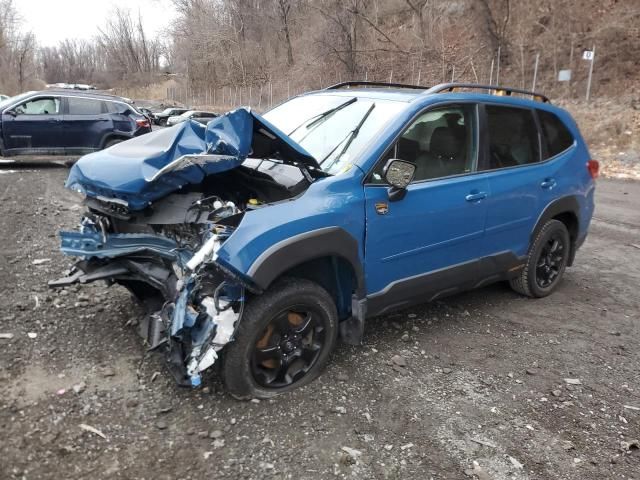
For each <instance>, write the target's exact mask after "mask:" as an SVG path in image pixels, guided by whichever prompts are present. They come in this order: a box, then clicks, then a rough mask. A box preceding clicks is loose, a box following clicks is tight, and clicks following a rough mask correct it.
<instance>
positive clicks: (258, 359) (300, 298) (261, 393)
mask: <svg viewBox="0 0 640 480" xmlns="http://www.w3.org/2000/svg"><path fill="white" fill-rule="evenodd" d="M337 335H338V314H337V311H336V306H335V303H334V301H333V299H332V298H331V296H330V295H329V294H328V293H327V291H326V290H325V289H324V288H322V287H321V286H319V285H318V284H316V283H313V282H311V281H309V280H305V279H297V278H285V279H282V280H280V281H278V282H277V283H275V284H274V285H273V286H272V287H270V288H269V289H268V290H267V291H266V292H265V293H264V294H262V295H259V296H255V297H253V298H251V299H250V300H248V301H247V304H246V305H245V308H244V312H243V315H242V318H241V319H240V323H239V325H238V329H237V331H236V335H235V336H236V339H235V341H234V342H233V343H230V344H229V345H228V346H227V347H226V350H225V351H224V356H223V367H222V368H223V376H224V381H225V384H226V386H227V389H228V391H229V393H231V394H232V395H233V396H234V397H236V398H238V399H250V398H262V399H266V398H271V397H274V396H276V395H279V394H281V393H285V392H289V391H291V390H293V389H295V388H298V387H301V386H303V385H306V384H308V383H310V382H311V381H313V380H314V379H315V378H317V377H318V376H319V375H320V373H321V372H322V370H323V368H324V366H325V365H326V363H327V361H328V359H329V355H330V353H331V351H332V350H333V347H334V346H335V343H336V339H337Z"/></svg>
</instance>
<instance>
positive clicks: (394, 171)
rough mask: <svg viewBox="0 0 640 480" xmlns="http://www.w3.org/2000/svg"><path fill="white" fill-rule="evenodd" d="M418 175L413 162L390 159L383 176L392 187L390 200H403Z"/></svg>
mask: <svg viewBox="0 0 640 480" xmlns="http://www.w3.org/2000/svg"><path fill="white" fill-rule="evenodd" d="M415 173H416V166H415V164H413V163H411V162H407V161H405V160H400V159H398V158H392V159H390V160H389V161H388V162H387V164H386V165H385V166H384V169H383V174H384V179H385V180H386V182H387V183H388V184H389V185H391V188H390V189H389V200H391V201H392V202H393V201H395V200H402V199H403V198H404V196H405V194H406V193H407V190H406V189H407V186H409V184H410V183H411V181H412V180H413V176H414V175H415Z"/></svg>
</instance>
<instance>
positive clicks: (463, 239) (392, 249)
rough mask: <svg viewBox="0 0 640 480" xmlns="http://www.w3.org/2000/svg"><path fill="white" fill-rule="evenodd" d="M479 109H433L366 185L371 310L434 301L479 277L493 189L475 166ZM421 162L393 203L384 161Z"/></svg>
mask: <svg viewBox="0 0 640 480" xmlns="http://www.w3.org/2000/svg"><path fill="white" fill-rule="evenodd" d="M477 139H478V128H477V108H476V106H475V105H452V106H446V107H438V108H435V109H430V110H427V111H426V112H424V113H422V114H421V115H419V116H418V117H417V119H416V120H414V121H413V122H412V123H411V125H410V126H409V128H408V129H407V130H405V132H404V133H403V134H402V135H401V136H400V137H399V139H398V140H397V141H396V142H395V143H394V145H393V146H392V147H391V149H390V150H389V151H388V153H387V154H386V155H385V157H384V158H383V159H382V160H381V162H380V164H379V165H378V166H377V167H376V168H375V170H374V172H373V173H372V174H371V176H370V177H369V178H368V182H367V184H366V185H365V197H366V219H367V230H366V241H365V273H366V280H367V290H368V298H369V303H368V308H369V314H380V313H383V312H385V311H388V310H390V309H392V308H397V307H401V306H403V305H409V304H411V303H420V302H426V301H429V300H432V299H434V298H436V297H438V296H440V295H445V294H449V293H452V292H453V291H456V290H459V289H461V288H464V287H465V286H467V285H470V286H472V285H473V284H474V283H475V282H476V280H477V277H478V272H477V263H478V259H479V257H480V254H481V250H482V237H483V235H484V225H485V217H486V198H487V197H488V196H489V194H490V192H489V187H488V182H487V180H486V178H484V177H483V176H478V175H476V174H475V171H476V168H477V153H478V148H477V143H478V141H477ZM390 158H399V159H402V160H406V161H410V162H413V163H415V164H416V174H415V176H414V180H413V182H412V183H411V184H410V185H409V186H408V187H407V189H406V195H405V196H404V198H402V199H400V200H396V201H390V200H389V195H388V186H387V185H386V184H385V182H384V179H383V166H384V164H386V162H387V161H388V159H390Z"/></svg>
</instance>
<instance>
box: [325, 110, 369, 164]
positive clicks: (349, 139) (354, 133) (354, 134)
mask: <svg viewBox="0 0 640 480" xmlns="http://www.w3.org/2000/svg"><path fill="white" fill-rule="evenodd" d="M375 107H376V104H375V103H372V104H371V106H370V107H369V109H368V110H367V111H366V112H365V114H364V115H363V116H362V118H361V119H360V121H359V122H358V125H356V127H355V128H354V129H353V130H351V131H350V132H349V133H348V134H347V136H346V137H345V138H343V139H342V140H341V141H340V142H339V143H338V144H337V145H336V146H335V147H333V148H332V149H331V151H330V152H329V153H328V154H327V155H325V156H324V158H323V159H322V160H320V162H319V164H320V165H322V164H323V163H324V162H325V161H326V160H327V159H328V158H329V157H330V156H331V155H332V154H333V152H335V151H336V150H337V149H338V147H339V146H340V145H342V144H343V143H344V142H345V140H346V142H347V143H346V144H345V146H344V147H342V150H340V153H339V154H338V155H336V157H335V158H334V159H333V162H331V164H330V165H328V166H327V167H325V166H323V167H322V169H323V170H325V171H327V170H329V169H330V168H331V167H333V166H334V165H335V164H336V162H337V161H338V160H339V159H340V157H342V155H344V153H345V152H346V151H347V150H348V149H349V147H350V146H351V144H352V143H353V141H354V140H355V139H356V137H357V136H358V134H359V133H360V129H361V128H362V125H364V122H366V121H367V118H369V115H371V112H372V111H373V109H374V108H375Z"/></svg>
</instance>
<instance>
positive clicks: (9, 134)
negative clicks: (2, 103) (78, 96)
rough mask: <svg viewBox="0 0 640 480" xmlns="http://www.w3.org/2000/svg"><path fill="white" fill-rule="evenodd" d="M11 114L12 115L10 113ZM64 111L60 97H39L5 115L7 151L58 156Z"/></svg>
mask: <svg viewBox="0 0 640 480" xmlns="http://www.w3.org/2000/svg"><path fill="white" fill-rule="evenodd" d="M9 112H11V113H9ZM61 120H62V110H61V102H60V98H59V97H57V96H38V97H34V98H31V99H29V100H26V101H25V102H23V103H21V104H19V105H16V106H15V107H13V108H10V109H8V110H5V112H4V113H3V114H2V130H3V136H4V143H5V148H6V149H7V150H12V151H13V152H15V153H29V152H35V153H37V152H41V153H58V152H59V150H60V148H61V147H62V146H63V145H62V141H61V138H60V137H61V135H60V133H61Z"/></svg>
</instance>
